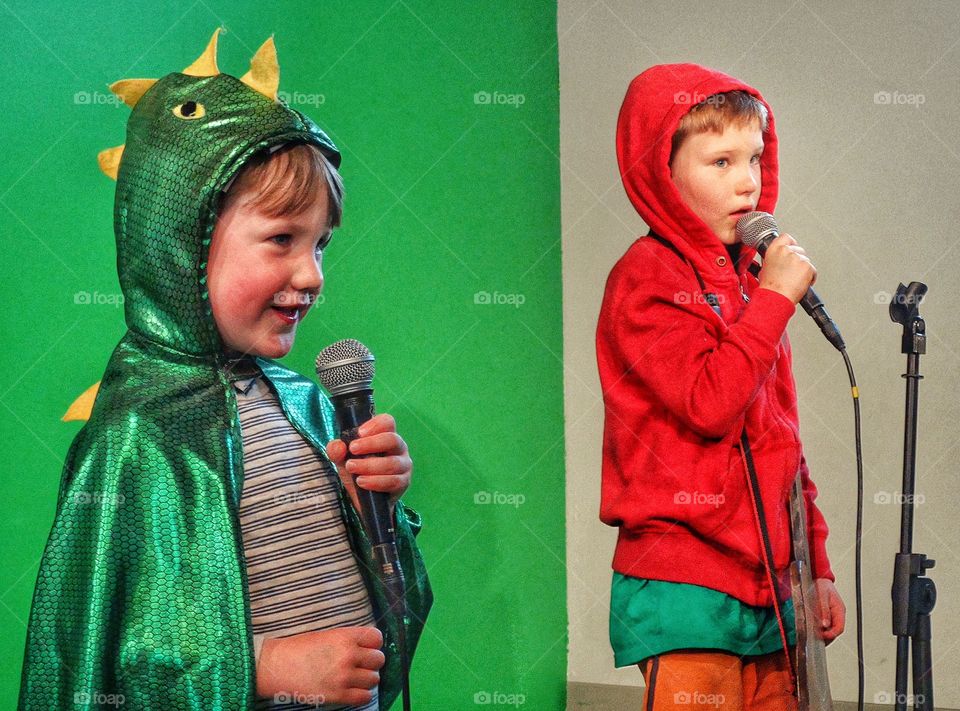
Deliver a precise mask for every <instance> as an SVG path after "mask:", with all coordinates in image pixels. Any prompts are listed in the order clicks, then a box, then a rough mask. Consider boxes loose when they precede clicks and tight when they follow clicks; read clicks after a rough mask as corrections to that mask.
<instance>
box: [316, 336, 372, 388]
mask: <svg viewBox="0 0 960 711" xmlns="http://www.w3.org/2000/svg"><path fill="white" fill-rule="evenodd" d="M374 361H375V358H374V357H373V353H371V352H370V350H369V349H368V348H367V347H366V346H365V345H363V344H362V343H360V341H356V340H354V339H352V338H345V339H344V340H342V341H337V342H336V343H331V344H330V345H329V346H327V347H326V348H324V349H323V350H322V351H320V353H319V354H318V355H317V361H316V367H317V377H318V378H319V379H320V384H321V385H323V387H325V388H326V389H327V392H329V393H330V394H331V395H341V394H343V393H348V392H355V391H357V390H370V389H372V387H373V376H374V374H375V371H376V367H375V365H374Z"/></svg>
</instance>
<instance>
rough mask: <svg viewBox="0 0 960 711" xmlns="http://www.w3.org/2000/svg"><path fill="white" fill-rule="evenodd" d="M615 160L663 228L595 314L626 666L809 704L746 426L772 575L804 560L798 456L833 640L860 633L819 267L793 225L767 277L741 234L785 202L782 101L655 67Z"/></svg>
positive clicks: (635, 100) (616, 616)
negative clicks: (798, 350)
mask: <svg viewBox="0 0 960 711" xmlns="http://www.w3.org/2000/svg"><path fill="white" fill-rule="evenodd" d="M617 157H618V160H619V165H620V172H621V176H622V178H623V184H624V187H625V188H626V191H627V194H628V196H629V197H630V200H631V202H632V203H633V205H634V207H636V209H637V211H638V212H639V213H640V216H641V217H642V218H643V220H644V222H646V224H647V225H648V226H649V227H650V234H649V235H648V236H646V237H643V238H641V239H638V240H637V241H636V242H634V244H633V245H632V246H631V247H630V249H629V250H628V251H627V253H626V254H625V255H624V256H623V257H622V258H621V259H620V261H619V262H618V263H617V265H616V266H615V267H614V268H613V271H612V272H611V273H610V277H609V279H608V281H607V286H606V292H605V295H604V300H603V307H602V309H601V312H600V320H599V325H598V328H597V360H598V364H599V370H600V380H601V384H602V386H603V395H604V404H605V414H606V418H605V426H604V446H603V484H602V495H601V513H600V517H601V519H602V520H603V522H604V523H606V524H608V525H611V526H617V527H618V528H619V536H618V540H617V547H616V552H615V554H614V559H613V568H614V577H613V587H612V594H611V609H610V639H611V644H612V646H613V648H614V653H615V661H616V665H617V666H618V667H619V666H626V665H630V664H639V666H640V668H641V670H642V671H643V674H644V678H645V680H646V684H647V692H646V697H645V702H644V703H645V705H644V708H645V709H664V708H674V707H675V706H676V707H682V708H685V709H690V708H701V707H702V708H710V709H736V710H740V709H776V710H777V711H784V710H785V709H795V708H796V699H795V689H794V682H793V678H792V674H791V666H790V662H789V659H788V656H787V652H788V649H789V648H790V647H791V646H792V645H793V644H794V643H795V641H794V636H795V635H794V632H795V631H794V629H793V626H794V625H793V611H792V606H791V604H790V601H789V600H783V599H781V598H783V597H784V594H785V592H786V594H788V593H789V583H787V584H786V586H784V584H783V583H782V582H781V583H780V584H779V586H778V587H779V589H780V595H779V596H778V600H779V601H780V602H781V603H782V604H781V605H780V607H781V618H782V619H778V616H777V614H776V607H775V605H774V591H773V588H774V581H773V580H772V579H771V576H770V575H768V571H767V568H766V567H765V564H764V560H765V559H764V555H763V544H762V539H761V532H760V520H759V517H758V514H757V508H756V506H755V502H754V500H753V498H752V496H751V493H750V487H749V484H748V475H747V464H746V456H745V454H744V451H745V449H746V448H745V447H744V446H743V445H742V444H741V442H742V440H741V438H742V436H743V435H744V434H746V438H747V442H748V443H749V453H750V454H752V459H753V464H754V469H755V471H756V476H757V479H758V492H759V497H760V499H761V503H762V510H763V512H764V519H765V524H766V529H767V532H768V534H767V535H768V537H769V541H770V545H771V551H772V557H773V568H774V575H775V576H777V577H778V579H779V580H780V581H783V580H784V579H785V578H784V571H785V570H786V569H787V567H788V565H789V563H790V559H791V540H790V520H789V512H788V508H787V502H788V499H789V493H790V488H791V486H792V484H793V481H794V479H795V478H796V475H797V473H798V471H799V472H800V473H801V476H802V481H803V490H804V498H805V502H806V507H807V512H808V521H807V528H808V532H809V539H810V540H809V544H810V558H811V560H810V562H811V568H812V573H813V577H814V578H815V580H816V583H815V584H816V588H817V593H818V596H819V600H820V607H821V611H822V616H823V619H822V620H821V625H822V634H823V637H824V639H826V640H827V641H831V640H833V639H834V638H835V637H836V636H837V635H839V634H840V633H841V632H842V631H843V626H844V616H845V611H844V606H843V602H842V601H841V599H840V596H839V594H838V593H837V590H836V588H835V587H834V584H833V581H834V575H833V572H832V571H831V569H830V563H829V561H828V560H827V553H826V547H825V541H826V537H827V526H826V523H825V521H824V519H823V515H822V514H821V513H820V511H819V509H818V508H817V507H816V505H815V503H814V500H815V499H816V495H817V489H816V487H815V486H814V484H813V482H812V481H811V480H810V477H809V472H808V470H807V465H806V462H805V460H804V457H803V450H802V446H801V443H800V437H799V423H798V416H797V397H796V388H795V385H794V380H793V374H792V371H791V354H790V344H789V341H788V340H787V333H786V326H787V322H788V321H789V319H790V317H791V316H792V315H793V314H794V312H795V308H796V304H797V303H798V302H799V301H800V299H801V298H802V296H803V294H804V293H805V291H806V290H807V288H809V286H810V285H811V284H812V283H813V281H814V280H815V278H816V271H815V269H814V268H813V265H812V264H811V263H810V260H809V259H808V258H807V257H806V255H805V253H804V251H803V249H802V248H801V247H800V246H798V245H797V243H796V241H795V240H794V239H793V238H792V237H790V236H789V235H786V234H784V235H781V236H780V237H779V238H778V239H777V240H776V241H774V242H773V243H772V244H771V246H770V248H769V249H768V250H767V253H766V257H765V260H764V264H763V268H762V269H761V270H760V272H759V274H758V276H757V277H754V276H753V274H751V273H750V272H749V271H748V270H747V268H748V266H749V265H750V264H751V262H752V261H753V259H754V255H755V250H753V249H751V248H748V247H746V246H745V245H742V244H740V243H739V242H738V240H737V237H736V232H735V225H736V221H737V219H738V218H739V217H740V216H741V215H743V214H745V213H746V212H749V211H752V210H762V211H765V212H773V210H774V206H775V205H776V200H777V188H778V184H777V167H778V164H777V137H776V132H775V130H774V120H773V115H772V113H771V111H770V108H769V106H767V104H766V102H764V100H763V97H762V96H761V95H760V93H759V92H758V91H757V90H756V89H753V88H752V87H750V86H748V85H746V84H744V83H743V82H740V81H738V80H736V79H734V78H732V77H730V76H727V75H725V74H722V73H720V72H717V71H714V70H711V69H706V68H704V67H700V66H697V65H693V64H674V65H661V66H656V67H652V68H651V69H648V70H647V71H645V72H643V73H642V74H640V75H639V76H638V77H636V78H635V79H634V80H633V82H632V83H631V84H630V87H629V89H628V91H627V95H626V98H625V99H624V102H623V106H622V108H621V111H620V118H619V123H618V127H617ZM787 579H788V578H787ZM784 587H785V588H786V590H784Z"/></svg>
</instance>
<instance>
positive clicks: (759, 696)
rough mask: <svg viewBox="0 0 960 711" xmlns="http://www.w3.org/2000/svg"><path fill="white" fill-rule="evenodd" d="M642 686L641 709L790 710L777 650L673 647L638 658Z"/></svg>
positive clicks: (786, 676)
mask: <svg viewBox="0 0 960 711" xmlns="http://www.w3.org/2000/svg"><path fill="white" fill-rule="evenodd" d="M639 666H640V670H641V671H642V672H643V678H644V681H646V683H647V690H646V692H645V693H644V695H643V711H663V710H664V709H679V710H681V711H796V709H797V699H796V696H795V695H794V690H793V687H792V686H791V684H790V669H789V667H788V666H787V658H786V657H785V656H784V654H783V652H775V653H773V654H764V655H761V656H755V657H738V656H736V655H735V654H729V653H723V652H699V651H689V652H688V651H679V652H668V653H666V654H660V655H658V656H656V657H651V658H650V659H645V660H644V661H643V662H641V663H640V664H639Z"/></svg>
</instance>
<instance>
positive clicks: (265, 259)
mask: <svg viewBox="0 0 960 711" xmlns="http://www.w3.org/2000/svg"><path fill="white" fill-rule="evenodd" d="M329 231H330V228H329V220H328V216H327V196H326V194H325V193H322V198H321V199H319V200H318V201H317V202H316V203H315V204H314V205H312V206H311V207H310V208H308V209H307V210H305V211H304V212H303V213H301V214H299V215H293V216H281V217H270V216H268V215H266V214H264V213H263V212H261V211H260V210H258V209H257V208H256V207H253V206H251V205H250V204H248V203H247V202H246V201H245V200H244V198H243V197H242V196H240V197H238V198H237V199H236V200H234V201H232V202H231V203H230V204H229V205H228V206H227V208H226V209H225V210H224V211H223V214H222V215H221V216H220V218H219V219H218V221H217V226H216V228H215V230H214V233H213V241H212V242H211V245H210V257H209V266H208V268H207V275H208V289H209V294H210V306H211V308H212V309H213V316H214V319H215V321H216V324H217V328H218V329H219V331H220V336H221V337H222V339H223V344H224V347H225V348H226V349H227V350H230V351H235V352H238V353H243V354H249V355H256V356H264V357H267V358H280V357H282V356H284V355H286V354H287V353H288V352H289V351H290V349H291V348H292V347H293V341H294V338H295V336H296V329H297V325H298V324H299V323H300V321H301V320H303V317H304V316H305V315H306V313H307V311H309V310H310V307H311V306H312V305H313V303H314V302H315V301H316V298H317V296H318V294H319V293H320V289H321V288H322V287H323V272H322V270H321V260H322V252H321V247H322V246H323V245H325V243H326V240H327V238H328V237H329Z"/></svg>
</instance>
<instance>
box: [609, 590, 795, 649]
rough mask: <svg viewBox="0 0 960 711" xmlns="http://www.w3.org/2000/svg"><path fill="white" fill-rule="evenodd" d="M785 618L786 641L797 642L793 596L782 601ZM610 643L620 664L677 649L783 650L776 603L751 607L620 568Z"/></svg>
mask: <svg viewBox="0 0 960 711" xmlns="http://www.w3.org/2000/svg"><path fill="white" fill-rule="evenodd" d="M783 616H784V626H785V627H786V631H787V641H788V643H789V644H790V645H794V644H796V631H795V621H794V618H793V601H792V600H787V601H786V603H784V605H783ZM610 645H611V646H612V647H613V655H614V661H615V664H616V666H618V667H625V666H629V665H632V664H637V663H639V662H640V661H642V660H643V659H646V658H647V657H652V656H653V655H655V654H663V653H664V652H671V651H676V650H678V649H710V650H718V651H722V652H731V653H733V654H736V655H739V656H748V655H755V654H769V653H771V652H775V651H777V650H778V649H782V648H783V645H782V643H781V641H780V627H779V625H778V624H777V615H776V611H775V610H774V608H773V607H753V606H752V605H748V604H746V603H744V602H741V601H740V600H737V599H736V598H735V597H731V596H730V595H727V594H726V593H722V592H720V591H718V590H711V589H710V588H705V587H702V586H700V585H690V584H687V583H671V582H667V581H664V580H646V579H643V578H632V577H628V576H626V575H621V574H620V573H617V572H614V574H613V583H612V587H611V591H610Z"/></svg>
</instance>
